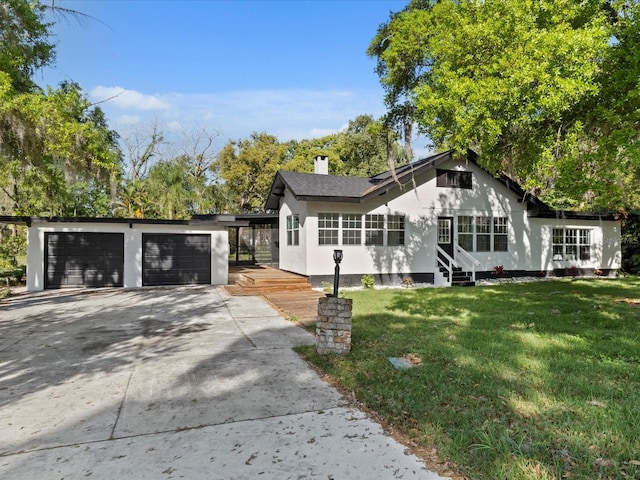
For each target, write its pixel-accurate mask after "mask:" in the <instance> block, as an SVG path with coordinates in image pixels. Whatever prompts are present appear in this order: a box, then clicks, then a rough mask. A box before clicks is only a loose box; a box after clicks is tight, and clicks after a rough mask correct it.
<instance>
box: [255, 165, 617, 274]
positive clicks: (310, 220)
mask: <svg viewBox="0 0 640 480" xmlns="http://www.w3.org/2000/svg"><path fill="white" fill-rule="evenodd" d="M326 162H327V159H326V157H318V158H317V159H316V173H313V174H310V173H298V172H286V171H279V172H278V173H277V175H276V177H275V179H274V182H273V184H272V187H271V191H270V194H269V197H268V200H267V204H266V207H267V209H270V210H274V211H278V212H279V225H280V233H279V243H280V251H279V262H280V263H279V265H280V268H281V269H283V270H288V271H291V272H295V273H299V274H302V275H306V276H308V277H310V279H311V281H312V283H314V284H316V285H317V284H320V283H321V282H322V281H325V280H330V279H331V277H332V275H333V271H334V262H333V260H332V256H333V251H334V249H340V250H342V251H343V255H344V259H343V261H342V263H341V277H342V283H343V284H345V283H346V284H359V283H360V278H361V277H362V275H364V274H373V275H376V276H377V280H378V283H398V282H400V281H402V280H404V279H406V278H410V279H411V280H412V281H414V282H427V283H435V284H439V285H449V284H451V283H452V282H453V283H460V284H464V283H472V282H473V281H474V280H475V279H477V278H486V277H490V276H492V275H494V274H495V273H496V272H498V271H500V267H501V268H502V269H503V270H504V272H503V274H504V275H510V276H524V275H535V276H541V275H564V274H567V273H573V272H580V273H593V272H595V273H597V274H604V275H608V274H611V273H612V272H615V271H616V270H617V269H618V268H620V263H621V252H620V228H621V227H620V223H619V222H618V221H616V219H615V218H614V216H613V215H600V214H589V213H578V212H567V211H555V210H552V209H551V208H549V206H547V205H546V204H544V203H543V202H542V201H540V200H539V199H537V198H536V197H533V196H531V195H530V194H528V193H525V192H524V191H523V190H522V188H520V187H519V186H518V185H517V184H516V183H515V182H513V181H511V180H509V179H508V178H507V177H504V176H502V177H494V176H493V175H491V174H489V173H488V172H487V171H486V170H484V169H483V168H481V167H480V166H479V165H478V164H477V162H476V156H475V154H474V153H473V152H469V154H468V156H467V158H463V159H457V158H455V157H454V156H453V155H452V154H451V153H450V152H445V153H440V154H436V155H433V156H430V157H428V158H425V159H423V160H420V161H418V162H414V163H412V164H409V165H406V166H404V167H401V168H398V169H396V170H395V171H389V172H385V173H382V174H380V175H376V176H374V177H371V178H357V177H342V176H333V175H328V174H327V172H328V168H327V163H326Z"/></svg>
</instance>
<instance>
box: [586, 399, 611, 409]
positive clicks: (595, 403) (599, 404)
mask: <svg viewBox="0 0 640 480" xmlns="http://www.w3.org/2000/svg"><path fill="white" fill-rule="evenodd" d="M587 405H591V406H592V407H599V408H605V407H606V406H607V404H606V403H604V402H599V401H598V400H591V401H590V402H587Z"/></svg>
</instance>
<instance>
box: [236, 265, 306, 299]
mask: <svg viewBox="0 0 640 480" xmlns="http://www.w3.org/2000/svg"><path fill="white" fill-rule="evenodd" d="M234 270H235V271H234V272H233V275H232V274H231V272H230V275H229V280H230V282H234V283H235V284H234V285H229V286H227V291H229V293H231V294H232V295H262V294H265V293H272V292H303V291H310V290H311V284H310V283H309V281H308V279H307V277H303V276H302V275H298V274H295V273H291V272H285V271H282V270H278V269H276V268H270V267H264V266H260V267H247V268H239V269H234Z"/></svg>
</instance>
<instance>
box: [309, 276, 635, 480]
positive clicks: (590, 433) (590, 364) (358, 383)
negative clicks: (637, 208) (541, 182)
mask: <svg viewBox="0 0 640 480" xmlns="http://www.w3.org/2000/svg"><path fill="white" fill-rule="evenodd" d="M347 296H348V297H349V298H352V299H353V305H354V311H353V332H352V342H353V343H352V348H353V350H352V352H351V353H350V354H349V355H348V356H345V357H336V356H318V355H316V354H315V352H314V350H313V348H312V347H307V348H302V349H301V351H302V352H303V354H304V355H305V356H306V358H308V359H309V360H310V361H311V362H313V363H314V364H316V365H317V366H318V367H319V368H320V369H322V370H324V371H325V372H327V373H328V374H330V375H331V376H332V377H333V378H334V379H335V380H336V381H337V382H338V383H339V384H341V385H342V386H343V387H344V389H345V390H346V391H348V392H354V393H355V396H356V398H357V400H358V401H360V402H362V403H364V404H365V405H366V406H367V407H368V408H370V409H372V410H374V411H376V412H377V413H378V414H379V415H380V416H381V417H382V418H383V419H384V420H385V421H386V422H388V423H389V424H391V425H393V427H394V428H395V429H398V430H400V431H401V432H402V433H404V434H405V435H407V436H408V437H409V438H410V439H411V441H412V442H414V443H416V444H417V445H419V446H420V447H423V448H426V449H427V450H431V449H432V448H436V449H437V452H438V455H439V456H440V457H441V458H444V459H447V460H450V461H452V462H454V463H455V464H457V465H458V468H459V471H460V473H462V474H463V475H465V476H467V477H468V478H471V479H478V480H479V479H491V480H495V479H509V480H514V479H546V478H554V479H564V478H573V479H578V478H585V479H586V478H589V479H613V478H619V479H624V478H635V479H638V478H640V279H638V278H637V277H633V278H623V279H615V280H613V279H587V280H558V281H548V282H538V283H524V284H502V285H495V286H486V287H475V288H439V289H435V288H426V289H414V290H376V291H361V292H349V293H347ZM406 354H413V355H415V356H417V357H420V358H421V359H422V362H423V363H422V364H421V365H419V366H416V367H414V368H410V369H405V370H399V369H395V368H394V367H393V366H392V364H391V363H390V362H389V360H388V358H389V357H401V356H404V355H406Z"/></svg>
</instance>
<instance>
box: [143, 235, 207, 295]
mask: <svg viewBox="0 0 640 480" xmlns="http://www.w3.org/2000/svg"><path fill="white" fill-rule="evenodd" d="M142 251H143V264H142V285H145V286H147V285H188V284H200V285H205V284H210V283H211V235H206V234H205V235H188V234H167V233H162V234H160V233H145V234H143V235H142Z"/></svg>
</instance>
